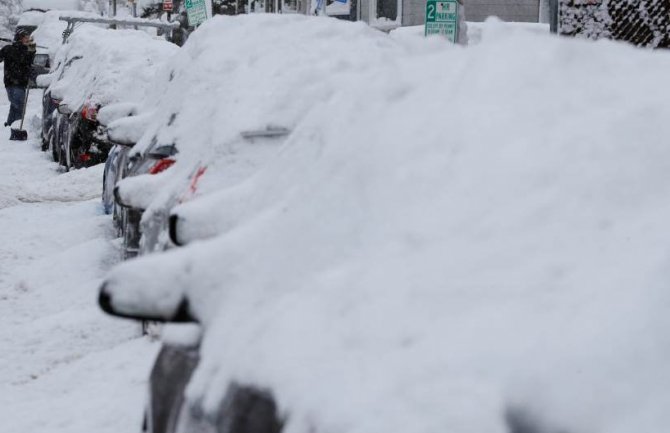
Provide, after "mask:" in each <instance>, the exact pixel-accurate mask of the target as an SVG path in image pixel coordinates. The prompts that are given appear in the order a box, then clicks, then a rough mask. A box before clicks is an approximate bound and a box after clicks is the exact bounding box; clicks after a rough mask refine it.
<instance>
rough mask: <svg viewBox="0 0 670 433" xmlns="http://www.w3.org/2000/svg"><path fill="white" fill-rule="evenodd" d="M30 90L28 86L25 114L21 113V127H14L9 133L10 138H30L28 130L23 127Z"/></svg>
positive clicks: (24, 139)
mask: <svg viewBox="0 0 670 433" xmlns="http://www.w3.org/2000/svg"><path fill="white" fill-rule="evenodd" d="M29 92H30V87H26V97H25V98H24V99H23V114H22V115H21V126H19V129H14V128H12V131H11V133H10V135H9V139H10V140H15V141H26V140H27V139H28V131H26V130H25V129H23V119H25V118H26V107H27V106H28V93H29Z"/></svg>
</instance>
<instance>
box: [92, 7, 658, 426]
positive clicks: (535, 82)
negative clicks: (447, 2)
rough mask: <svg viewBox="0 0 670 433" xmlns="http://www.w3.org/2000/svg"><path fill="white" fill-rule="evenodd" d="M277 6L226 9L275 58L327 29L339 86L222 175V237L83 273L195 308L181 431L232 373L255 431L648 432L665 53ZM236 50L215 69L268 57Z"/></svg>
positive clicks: (201, 420) (226, 392)
mask: <svg viewBox="0 0 670 433" xmlns="http://www.w3.org/2000/svg"><path fill="white" fill-rule="evenodd" d="M282 19H288V20H291V19H294V20H299V19H300V18H283V17H281V18H280V17H262V18H260V20H266V21H261V22H263V23H264V24H265V26H266V27H267V28H268V30H267V31H268V32H270V31H271V32H272V36H273V37H272V38H270V37H269V33H264V30H263V29H262V28H256V27H254V26H253V23H254V22H255V21H254V20H255V18H253V17H245V18H239V20H240V21H236V20H237V19H229V20H228V21H224V22H225V23H226V24H229V25H228V26H227V28H229V29H231V30H230V31H231V32H234V31H235V30H234V29H235V26H236V25H237V24H238V23H243V24H244V25H245V28H246V29H248V30H253V31H249V32H248V33H247V35H255V36H257V37H258V38H259V39H260V40H262V41H264V42H267V41H269V40H271V41H273V43H275V44H277V45H275V46H273V48H274V50H275V51H276V50H278V48H279V47H280V46H287V47H294V48H295V47H301V49H296V50H295V51H296V52H301V53H305V54H306V55H308V54H309V53H310V52H311V51H310V48H309V47H310V46H311V45H308V47H305V46H303V45H300V43H299V42H298V41H309V42H303V43H304V44H314V46H318V47H323V46H329V47H331V48H332V53H329V54H333V56H334V57H335V58H336V59H337V63H336V64H337V65H340V67H341V68H343V69H345V70H346V71H343V72H342V75H338V74H334V75H337V76H338V78H334V79H338V80H341V81H342V82H343V83H346V85H344V86H341V87H338V88H332V89H331V92H327V93H321V94H322V96H323V98H322V101H321V103H317V104H313V105H312V106H311V109H310V110H309V112H308V113H305V115H304V116H302V117H301V118H299V119H298V120H297V122H296V123H295V124H293V125H292V126H293V128H292V131H293V132H292V133H291V134H290V135H289V136H288V137H287V138H286V141H285V143H284V144H283V145H282V149H281V152H279V153H278V154H277V155H276V157H274V158H272V159H271V160H269V161H268V162H267V163H266V164H265V165H264V166H263V169H262V170H258V171H256V172H255V174H254V176H252V177H249V178H247V179H246V180H245V181H243V182H241V183H240V184H238V185H236V186H235V187H234V188H232V189H230V190H229V191H228V200H229V201H228V203H229V206H228V209H231V210H232V211H233V212H234V215H235V216H233V217H231V219H230V220H229V221H228V224H226V225H225V227H222V229H220V230H218V234H216V235H214V236H213V237H210V238H209V239H205V240H201V241H199V242H192V243H191V244H188V245H186V246H184V247H183V248H175V249H172V250H170V251H167V252H164V253H162V254H150V255H146V256H143V257H139V258H137V259H135V260H132V261H127V262H124V263H121V264H120V265H118V266H117V267H116V268H115V269H113V270H112V271H111V272H110V273H109V275H108V276H107V277H106V278H105V280H104V283H103V285H102V288H101V291H100V304H101V306H102V307H103V308H104V310H105V311H108V312H110V313H112V314H116V315H119V316H125V317H134V318H142V319H152V320H162V321H167V322H197V323H198V324H200V325H201V326H202V332H203V333H202V340H201V342H200V349H199V361H198V365H197V367H196V368H195V370H194V372H193V375H192V377H191V379H190V380H189V383H188V386H187V387H186V390H185V392H184V403H183V404H182V405H181V406H180V407H179V409H178V410H176V409H171V411H172V416H175V417H177V418H178V421H177V431H178V432H180V433H181V432H191V431H218V432H229V431H230V430H228V427H226V426H227V425H228V424H227V423H228V422H229V420H231V419H232V418H231V416H230V413H231V412H230V407H231V400H232V401H234V399H232V398H229V396H230V395H231V393H235V390H236V389H238V387H239V386H244V387H249V388H252V389H256V390H261V392H262V393H263V395H265V396H270V397H269V399H270V401H272V402H273V403H272V404H274V406H275V407H276V408H278V410H277V412H275V413H274V415H272V416H268V417H267V418H266V417H263V416H260V415H254V416H249V417H247V419H248V420H249V422H250V423H251V422H256V421H258V422H267V425H268V426H269V427H264V428H261V429H260V430H259V431H262V432H263V433H268V432H271V431H272V428H273V427H272V425H273V423H272V420H273V419H274V420H279V421H281V422H282V426H283V427H282V429H283V431H286V432H296V433H308V432H315V431H317V432H344V433H356V432H367V433H387V432H392V431H403V432H408V433H420V432H433V431H448V432H459V433H461V432H501V433H502V432H513V433H519V432H524V433H525V432H530V433H541V432H563V431H565V432H582V431H589V432H598V433H605V432H613V431H616V432H620V433H637V432H639V431H640V426H646V427H648V428H646V429H645V430H651V431H654V430H657V431H663V430H664V428H665V426H667V425H668V423H669V422H670V414H668V411H667V404H666V403H667V402H668V401H670V393H669V391H668V390H669V389H670V374H668V369H667V359H668V353H667V347H668V345H667V342H668V335H667V329H668V314H667V310H668V305H670V292H668V290H667V281H668V267H667V262H668V257H669V255H670V232H669V231H668V230H667V221H668V218H670V207H669V206H668V205H667V197H668V196H669V195H670V184H668V183H667V182H663V181H662V180H663V179H666V178H667V172H668V161H670V148H668V146H667V145H666V141H667V140H666V138H667V136H668V134H670V124H668V123H667V122H665V118H666V117H667V108H665V107H667V92H659V91H658V89H664V88H665V87H664V83H665V81H666V78H665V76H664V75H663V73H659V71H662V70H663V68H662V67H661V66H662V65H666V66H667V67H670V58H668V57H667V56H663V55H660V56H659V53H654V52H648V51H646V50H636V49H634V48H633V47H629V46H624V45H621V44H588V43H583V42H581V41H574V40H569V39H567V38H553V37H549V36H538V35H533V36H528V34H526V33H523V32H500V31H498V32H497V33H496V32H494V33H492V34H489V35H486V36H487V37H491V39H495V40H496V43H495V44H486V43H484V44H482V45H481V46H479V47H478V48H477V49H472V50H463V49H461V48H459V47H453V46H448V45H446V44H444V43H443V41H441V40H439V39H436V40H432V41H430V40H429V41H427V42H426V41H424V40H422V39H419V38H417V39H416V40H415V41H410V40H407V41H405V42H403V43H402V44H401V43H398V44H394V43H393V42H392V41H390V40H389V38H387V37H386V36H385V35H383V34H374V33H369V31H368V30H365V29H363V28H362V27H358V26H357V25H355V24H346V23H332V22H328V23H326V21H324V20H320V21H319V20H311V19H308V18H303V19H301V20H305V21H301V24H302V26H301V29H300V30H299V31H298V34H297V35H288V32H289V30H288V28H284V27H283V26H282V24H283V23H284V22H283V21H280V20H282ZM275 20H276V21H275ZM289 22H290V21H289ZM215 23H216V21H214V22H213V25H210V26H208V25H204V26H203V27H202V28H201V29H200V30H198V31H196V32H195V33H194V35H193V37H192V39H191V40H190V41H189V44H191V43H193V44H194V46H198V43H199V41H198V38H199V32H200V31H201V30H205V32H203V34H204V35H206V34H207V32H206V30H207V29H208V28H210V29H213V28H216V24H215ZM317 28H319V29H320V31H319V32H317V31H316V29H317ZM295 29H296V26H293V27H292V29H291V31H295ZM308 29H312V30H314V33H312V34H307V35H306V34H304V33H302V32H308V31H309V30H308ZM224 34H225V33H224ZM292 36H295V37H297V38H298V41H296V40H293V39H292ZM305 36H310V37H305ZM354 40H355V41H356V42H357V48H358V49H357V50H352V51H349V50H342V48H344V46H343V44H345V42H343V41H354ZM189 44H187V46H188V45H189ZM296 44H297V45H296ZM344 53H347V54H346V55H345V54H344ZM529 53H530V54H529ZM535 53H542V55H537V56H536V55H535ZM566 53H569V56H570V60H571V61H570V62H565V55H566ZM250 54H251V56H252V57H247V58H245V57H242V59H241V60H240V62H241V64H233V63H232V62H231V64H230V65H229V66H230V67H231V69H233V70H234V69H235V67H236V66H237V67H239V68H241V69H244V68H245V66H246V65H249V64H252V65H258V64H260V65H263V66H266V65H264V64H263V63H262V58H260V57H256V56H253V52H251V53H250ZM661 54H662V53H661ZM277 55H278V57H281V56H283V55H285V53H283V52H282V51H281V50H279V51H278V52H277ZM363 55H365V56H367V58H369V59H370V66H366V64H364V63H358V62H357V60H356V59H357V58H358V56H363ZM339 56H342V57H339ZM496 57H497V58H496ZM529 57H530V58H533V59H534V60H535V61H534V62H533V66H532V67H530V68H529V63H528V59H529ZM345 58H349V59H350V62H343V60H344V59H345ZM293 60H295V59H293ZM329 60H331V57H330V56H319V57H314V58H312V62H306V63H303V67H304V65H309V66H310V67H309V68H306V70H305V71H304V75H300V76H298V77H294V78H295V81H294V82H293V83H294V85H295V86H305V85H306V81H305V79H304V78H306V77H307V76H311V74H310V72H313V71H314V69H316V70H318V71H321V69H320V67H324V66H326V65H328V66H329V67H330V68H329V69H330V70H331V71H332V70H333V68H332V66H333V65H332V64H330V63H329ZM585 64H588V65H589V73H590V76H595V77H598V80H593V81H587V80H584V79H583V78H584V65H585ZM496 65H497V66H496ZM500 65H503V66H502V67H500ZM651 65H655V67H651ZM278 66H280V67H284V66H285V65H278ZM474 66H477V67H474ZM312 67H313V68H314V69H312ZM494 68H496V69H495V70H494V71H492V69H494ZM282 71H283V69H282V70H279V71H277V70H272V69H269V70H268V69H264V72H265V73H266V75H265V77H266V78H267V79H278V78H275V77H276V76H281V73H280V72H282ZM544 74H550V76H551V79H550V80H547V79H546V76H545V75H544ZM289 75H292V74H289ZM632 75H633V76H635V77H636V80H635V81H634V82H632V83H631V86H621V82H628V81H626V80H628V78H629V77H630V76H632ZM233 76H234V75H233ZM316 76H317V77H318V78H319V83H320V84H322V82H323V81H327V79H328V77H324V76H322V75H320V74H317V75H316ZM538 76H542V79H538ZM250 78H253V76H252V77H250ZM529 83H532V85H529ZM234 84H237V85H239V84H240V83H239V82H235V83H234ZM315 89H323V87H317V88H315ZM282 90H284V89H282ZM549 94H550V95H551V98H550V99H551V103H541V102H540V101H546V99H545V98H547V96H548V95H549ZM196 95H197V93H196ZM584 95H588V98H584ZM640 95H644V96H643V97H640ZM240 103H241V104H242V106H244V105H243V104H244V102H243V101H240ZM584 104H587V106H586V107H585V106H584ZM613 106H616V108H613ZM244 114H245V115H246V114H249V113H247V112H244ZM559 115H560V119H561V121H560V122H557V121H556V119H557V118H558V117H559ZM224 119H225V118H224ZM482 119H485V122H484V123H483V122H482ZM223 121H224V120H222V122H223ZM483 125H484V126H483ZM203 134H207V130H205V131H204V132H203ZM204 136H205V135H203V136H202V137H204ZM194 138H200V137H198V136H196V137H194ZM179 163H180V161H177V163H176V164H175V166H174V167H173V168H171V170H172V169H174V168H176V167H177V164H179ZM204 199H205V197H202V198H201V199H199V200H204ZM195 203H196V202H195V201H193V202H192V205H195ZM222 203H223V202H222ZM184 206H186V205H184ZM223 213H224V209H221V213H220V215H222V214H223ZM271 406H272V405H270V404H269V405H268V407H271ZM268 412H270V413H271V414H272V411H268Z"/></svg>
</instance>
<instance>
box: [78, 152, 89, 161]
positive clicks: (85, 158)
mask: <svg viewBox="0 0 670 433" xmlns="http://www.w3.org/2000/svg"><path fill="white" fill-rule="evenodd" d="M90 159H91V155H89V154H88V153H82V154H81V155H79V160H80V161H81V162H88V161H89V160H90Z"/></svg>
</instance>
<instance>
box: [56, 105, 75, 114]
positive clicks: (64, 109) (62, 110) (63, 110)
mask: <svg viewBox="0 0 670 433" xmlns="http://www.w3.org/2000/svg"><path fill="white" fill-rule="evenodd" d="M57 110H58V112H59V113H60V114H64V115H66V116H69V115H70V114H72V113H73V111H72V110H71V109H70V107H68V106H67V104H60V105H58V108H57Z"/></svg>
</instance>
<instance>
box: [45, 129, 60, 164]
mask: <svg viewBox="0 0 670 433" xmlns="http://www.w3.org/2000/svg"><path fill="white" fill-rule="evenodd" d="M47 140H48V143H49V144H48V146H49V149H51V157H52V158H53V160H54V162H57V163H60V152H59V151H58V145H57V144H56V134H55V132H54V130H53V128H52V129H50V130H49V133H48V134H47Z"/></svg>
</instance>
